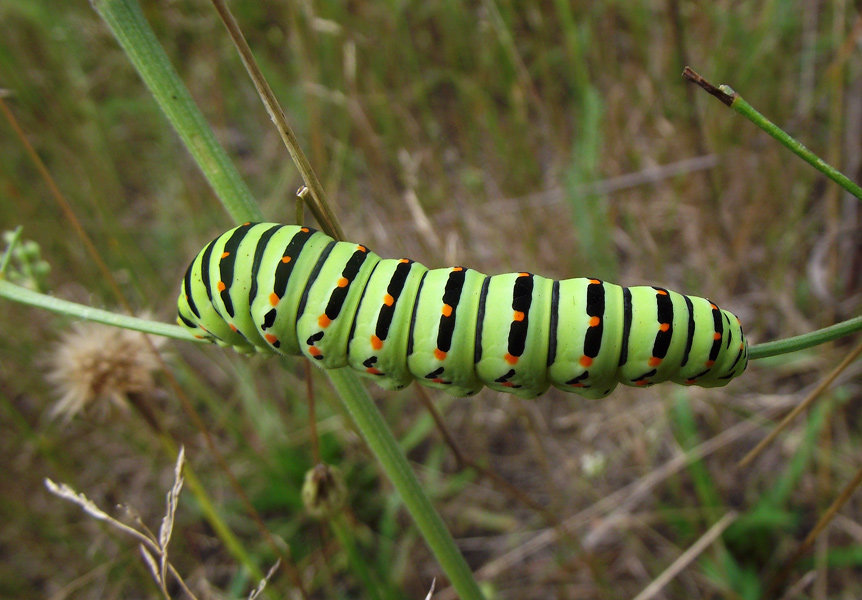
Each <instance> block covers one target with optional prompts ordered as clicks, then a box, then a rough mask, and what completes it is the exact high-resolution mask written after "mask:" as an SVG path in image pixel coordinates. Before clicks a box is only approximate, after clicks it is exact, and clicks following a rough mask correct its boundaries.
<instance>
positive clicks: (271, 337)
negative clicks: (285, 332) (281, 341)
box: [263, 333, 278, 344]
mask: <svg viewBox="0 0 862 600" xmlns="http://www.w3.org/2000/svg"><path fill="white" fill-rule="evenodd" d="M263 339H265V340H266V341H267V342H269V343H270V344H275V343H276V342H277V341H278V338H277V337H275V336H274V335H272V334H271V333H267V334H266V335H265V336H263Z"/></svg>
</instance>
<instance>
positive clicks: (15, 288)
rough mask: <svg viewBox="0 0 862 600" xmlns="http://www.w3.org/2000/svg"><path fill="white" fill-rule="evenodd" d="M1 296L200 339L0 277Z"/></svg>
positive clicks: (88, 317) (174, 327)
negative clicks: (28, 287) (31, 288)
mask: <svg viewBox="0 0 862 600" xmlns="http://www.w3.org/2000/svg"><path fill="white" fill-rule="evenodd" d="M0 298H6V299H7V300H12V301H13V302H20V303H21V304H27V305H29V306H35V307H37V308H43V309H45V310H50V311H51V312H55V313H59V314H61V315H67V316H70V317H77V318H79V319H84V320H85V321H95V322H96V323H104V324H105V325H112V326H114V327H122V328H123V329H131V330H133V331H141V332H143V333H152V334H153V335H160V336H163V337H169V338H173V339H175V340H183V341H186V342H200V341H202V340H199V339H197V338H196V337H194V336H193V335H192V334H191V333H189V331H188V330H186V329H183V328H182V327H179V326H177V325H169V324H167V323H160V322H158V321H149V320H147V319H140V318H138V317H130V316H128V315H121V314H117V313H112V312H110V311H107V310H102V309H99V308H93V307H92V306H86V305H84V304H78V303H77V302H70V301H68V300H61V299H60V298H55V297H54V296H49V295H48V294H41V293H39V292H34V291H33V290H30V289H27V288H25V287H22V286H20V285H16V284H14V283H11V282H9V281H5V280H2V279H0Z"/></svg>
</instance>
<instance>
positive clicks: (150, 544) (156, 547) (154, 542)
mask: <svg viewBox="0 0 862 600" xmlns="http://www.w3.org/2000/svg"><path fill="white" fill-rule="evenodd" d="M184 456H185V455H184V452H183V451H182V449H181V450H180V452H179V455H178V457H177V465H176V468H175V470H174V473H175V477H174V484H173V486H172V487H171V490H170V491H169V492H168V508H167V514H166V515H165V517H164V518H163V519H162V525H161V527H160V529H159V538H158V539H156V538H155V536H153V534H152V533H150V531H149V530H148V529H147V528H146V526H145V525H144V524H143V523H141V531H139V530H137V529H135V528H133V527H129V526H128V525H126V524H125V523H122V522H120V521H118V520H117V519H115V518H114V517H112V516H111V515H109V514H108V513H106V512H105V511H103V510H102V509H100V508H99V507H98V506H97V505H96V503H95V502H93V501H92V500H90V499H89V498H88V497H87V496H86V495H85V494H83V493H78V492H76V491H75V490H74V489H72V488H71V487H69V486H68V485H66V484H65V483H60V484H58V483H55V482H53V481H51V480H50V479H48V478H45V487H46V488H48V491H49V492H51V493H52V494H54V495H56V496H59V497H60V498H63V499H64V500H68V501H69V502H72V503H73V504H77V505H78V506H79V507H81V509H83V510H84V512H86V513H87V514H88V515H90V516H91V517H93V518H94V519H97V520H99V521H105V522H106V523H109V524H110V525H112V526H114V527H116V528H117V529H119V530H120V531H123V532H125V533H127V534H129V535H131V536H132V537H134V538H135V539H137V540H138V542H139V547H140V551H141V555H142V557H143V559H144V562H146V563H147V568H148V569H149V571H150V573H151V574H152V576H153V579H154V580H155V581H156V584H157V585H158V586H159V589H160V590H161V591H162V594H163V595H164V596H165V598H169V597H170V596H169V594H168V592H167V574H168V573H170V574H171V575H173V577H174V579H176V581H177V583H178V584H179V586H180V587H181V588H182V590H183V591H184V592H185V593H186V594H187V595H188V597H189V598H196V596H195V595H194V594H193V593H192V591H191V590H190V589H189V587H188V586H187V585H186V582H185V580H184V579H183V578H182V576H181V575H180V574H179V572H178V571H177V570H176V569H175V568H174V566H173V565H172V564H171V563H170V562H169V561H168V559H167V546H168V542H169V541H170V536H171V532H172V531H173V524H174V514H175V513H176V507H177V499H178V497H179V493H180V490H181V489H182V476H181V471H182V466H183V463H184ZM132 512H135V511H134V510H132ZM154 555H158V557H159V561H158V564H157V562H156V559H155V556H154Z"/></svg>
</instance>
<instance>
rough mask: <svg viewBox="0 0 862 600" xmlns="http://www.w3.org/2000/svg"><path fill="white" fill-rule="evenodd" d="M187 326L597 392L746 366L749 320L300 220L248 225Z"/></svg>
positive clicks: (215, 258) (205, 263) (193, 276)
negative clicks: (431, 259)
mask: <svg viewBox="0 0 862 600" xmlns="http://www.w3.org/2000/svg"><path fill="white" fill-rule="evenodd" d="M177 304H178V310H179V317H178V319H177V321H178V322H179V323H180V324H181V325H184V326H186V327H188V328H189V329H190V330H191V331H192V332H193V333H194V334H195V335H196V336H198V337H200V338H203V339H207V340H210V341H213V342H216V343H218V344H220V345H223V346H232V347H234V348H235V349H236V350H238V351H240V352H252V351H263V352H271V353H277V354H283V355H298V354H304V355H305V356H307V357H309V358H310V359H312V362H314V363H316V364H317V365H319V366H321V367H323V368H326V369H334V368H338V367H343V366H345V365H349V366H350V367H352V368H353V369H356V370H357V371H359V372H360V373H361V374H363V375H366V376H368V377H371V378H373V379H374V381H375V382H376V383H377V384H379V385H380V386H382V387H385V388H389V389H400V388H403V387H405V386H407V385H408V384H409V383H410V382H411V381H413V380H414V379H416V380H418V381H419V382H420V383H422V384H423V385H427V386H430V387H435V388H441V389H443V390H446V391H447V392H448V393H450V394H452V395H454V396H470V395H472V394H475V393H476V392H478V391H479V390H480V389H481V388H482V386H488V387H490V388H492V389H495V390H499V391H502V392H509V393H513V394H517V395H518V396H522V397H525V398H533V397H536V396H538V395H540V394H542V393H543V392H544V391H545V390H547V389H548V387H549V386H550V385H554V386H555V387H557V388H559V389H561V390H564V391H566V392H575V393H578V394H581V395H583V396H586V397H589V398H601V397H604V396H606V395H608V394H609V393H610V392H611V391H612V390H613V389H614V388H615V387H616V385H617V383H623V384H626V385H633V386H648V385H652V384H654V383H659V382H661V381H666V380H671V381H674V382H676V383H681V384H685V385H692V384H694V385H700V386H704V387H715V386H722V385H725V384H726V383H727V382H728V381H729V380H730V379H732V378H733V377H736V376H737V375H739V374H740V373H742V372H743V371H744V370H745V367H746V366H747V364H748V346H747V343H746V341H745V337H744V336H743V333H742V327H741V325H740V323H739V319H737V318H736V316H734V315H733V314H732V313H730V312H728V311H726V310H721V309H719V308H718V307H717V306H716V305H715V304H713V303H712V302H710V301H709V300H706V299H704V298H697V297H694V296H684V295H682V294H678V293H676V292H671V291H668V290H666V289H663V288H659V287H650V286H638V287H621V286H618V285H614V284H611V283H605V282H603V281H600V280H598V279H589V278H576V279H566V280H563V281H556V280H552V279H547V278H545V277H540V276H538V275H532V274H530V273H506V274H503V275H493V276H487V275H483V274H482V273H479V272H477V271H474V270H472V269H467V268H464V267H450V268H445V269H428V268H426V267H424V266H423V265H421V264H419V263H417V262H414V261H412V260H409V259H406V258H402V259H395V260H393V259H381V258H380V257H379V256H377V255H376V254H374V253H373V252H371V251H369V250H368V249H367V248H366V247H365V246H362V245H358V244H354V243H350V242H336V241H335V240H333V239H332V238H330V237H329V236H327V235H325V234H323V233H321V232H319V231H316V230H314V229H311V228H309V227H300V226H295V225H278V224H274V223H246V224H244V225H241V226H239V227H236V228H234V229H231V230H230V231H227V232H226V233H223V234H222V235H220V236H218V237H217V238H216V239H214V240H213V241H212V242H210V243H209V244H208V245H207V246H206V247H205V248H204V249H203V250H201V252H200V253H199V254H198V255H197V256H196V257H195V259H194V260H193V261H192V263H191V265H190V266H189V268H188V270H187V271H186V274H185V277H184V279H183V282H182V289H181V291H180V295H179V300H178V303H177Z"/></svg>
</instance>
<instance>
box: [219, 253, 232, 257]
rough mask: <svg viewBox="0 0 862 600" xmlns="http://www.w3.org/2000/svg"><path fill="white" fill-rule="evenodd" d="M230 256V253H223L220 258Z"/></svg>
mask: <svg viewBox="0 0 862 600" xmlns="http://www.w3.org/2000/svg"><path fill="white" fill-rule="evenodd" d="M228 256H230V252H222V253H221V257H220V258H227V257H228Z"/></svg>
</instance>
